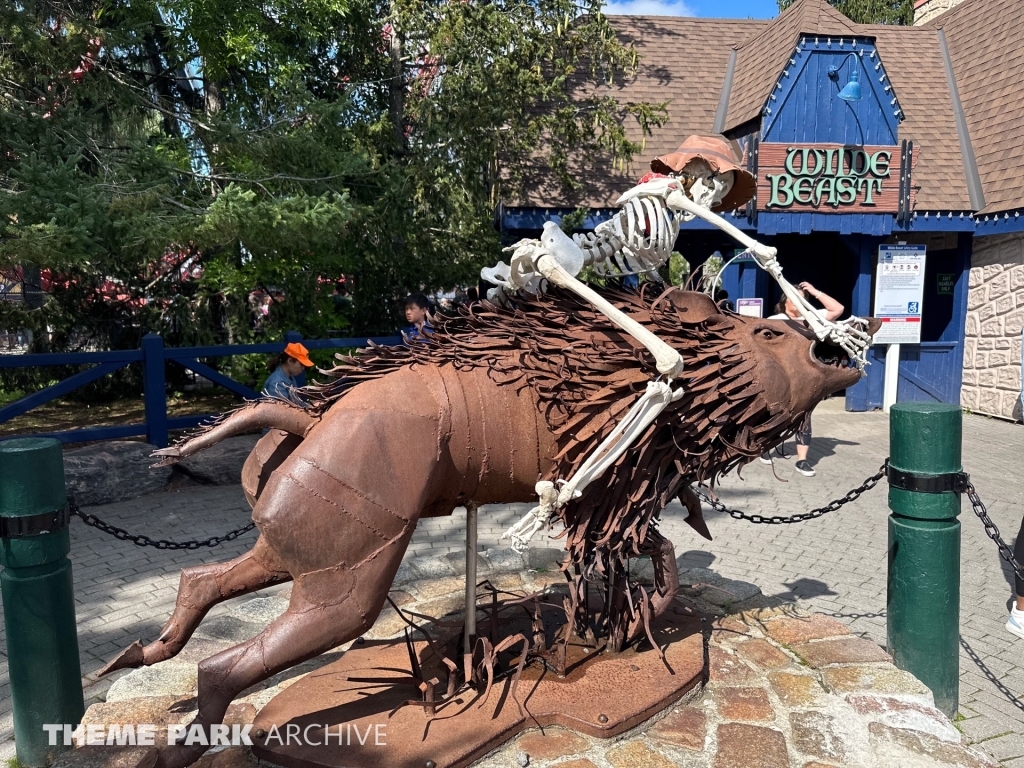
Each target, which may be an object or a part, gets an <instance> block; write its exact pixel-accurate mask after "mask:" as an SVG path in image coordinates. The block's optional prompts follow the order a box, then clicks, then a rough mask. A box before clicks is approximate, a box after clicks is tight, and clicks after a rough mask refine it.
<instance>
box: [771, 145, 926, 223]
mask: <svg viewBox="0 0 1024 768" xmlns="http://www.w3.org/2000/svg"><path fill="white" fill-rule="evenodd" d="M917 154H918V151H917V148H916V147H915V148H914V151H913V160H912V163H911V169H912V168H913V164H914V163H916V161H917ZM901 171H902V165H901V159H900V148H899V147H898V146H895V147H894V146H886V147H881V146H850V145H843V144H773V143H770V142H763V143H761V145H760V146H759V148H758V155H757V207H758V210H761V211H770V212H788V211H799V212H807V211H815V212H817V213H853V212H858V213H896V212H897V211H898V210H899V199H900V173H901ZM910 195H911V200H910V205H911V209H913V195H914V189H913V185H911V188H910Z"/></svg>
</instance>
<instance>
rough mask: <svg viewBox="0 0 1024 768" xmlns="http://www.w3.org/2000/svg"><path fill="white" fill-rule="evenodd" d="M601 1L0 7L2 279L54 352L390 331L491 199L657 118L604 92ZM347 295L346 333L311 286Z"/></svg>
mask: <svg viewBox="0 0 1024 768" xmlns="http://www.w3.org/2000/svg"><path fill="white" fill-rule="evenodd" d="M599 9H600V2H596V1H595V2H584V3H578V2H576V1H575V0H540V2H534V3H521V2H518V0H515V1H513V0H493V1H491V2H457V3H452V2H448V1H447V0H432V1H427V2H420V1H419V0H263V1H262V2H255V0H165V1H162V2H159V3H157V2H154V0H132V1H131V2H128V1H127V0H86V1H85V2H83V1H82V0H17V1H16V2H15V3H6V4H2V5H0V269H10V268H23V269H24V268H25V267H28V268H30V269H31V268H33V267H34V268H35V269H38V270H39V273H40V275H41V277H42V280H43V283H44V284H45V285H44V287H45V289H46V293H45V297H44V301H43V302H42V306H41V307H38V308H34V307H32V306H29V305H28V304H3V305H0V327H7V328H24V327H27V328H30V329H32V330H33V331H35V333H36V338H37V339H39V340H42V339H48V340H49V342H50V343H51V345H52V347H53V348H55V349H70V348H78V347H81V346H83V345H94V346H100V347H109V346H135V345H136V344H137V342H138V339H139V337H140V336H141V335H142V334H143V333H145V332H148V331H158V332H160V333H162V334H163V335H165V337H167V340H168V343H171V344H190V343H205V342H212V341H224V342H229V343H238V342H242V341H245V340H247V339H249V338H252V337H253V336H254V334H255V333H256V329H255V328H254V324H253V312H252V306H251V303H250V295H251V293H252V292H253V291H265V292H268V293H270V294H271V295H272V296H273V300H274V304H273V310H272V312H271V314H270V317H269V320H268V323H266V324H264V325H263V326H262V327H261V328H260V329H259V330H260V333H262V334H264V335H270V336H271V337H273V336H274V335H275V334H279V333H280V332H281V331H282V330H283V329H286V328H296V329H298V330H300V331H302V332H303V333H304V334H306V335H308V336H313V335H319V334H321V333H323V332H325V331H326V330H328V329H338V328H339V327H340V326H341V325H342V324H344V323H348V324H349V328H348V331H349V332H350V333H360V334H362V333H372V332H390V331H392V330H393V329H394V328H395V327H396V326H397V325H398V323H399V321H400V318H399V317H398V312H399V310H400V306H399V300H400V298H401V297H402V296H404V295H405V294H406V293H408V292H412V291H418V290H424V289H426V290H434V289H441V288H449V287H453V286H455V285H457V284H463V285H465V284H474V283H475V282H476V275H477V274H478V272H479V268H480V267H481V266H483V265H485V264H488V263H493V262H494V261H495V260H496V259H498V258H500V246H501V244H500V242H499V238H498V233H497V232H496V230H495V228H494V225H493V217H494V211H495V206H496V202H497V199H498V195H499V186H500V185H505V186H506V188H508V187H510V186H513V187H514V185H515V184H516V183H518V182H519V181H520V180H521V178H522V169H523V168H524V167H526V166H527V165H529V164H530V163H532V162H535V161H536V157H537V153H538V151H539V150H540V149H541V148H542V147H545V148H547V149H548V151H549V161H550V163H551V166H552V168H553V169H554V171H555V173H556V174H557V175H558V176H559V177H560V178H561V179H562V181H563V182H564V183H565V184H566V185H572V184H573V183H575V182H574V180H573V179H572V178H571V175H570V174H569V172H568V159H569V157H570V155H571V153H573V152H579V153H583V154H590V153H601V154H604V155H606V156H610V157H612V158H617V159H623V158H628V157H629V156H630V155H631V154H633V153H635V152H637V151H638V150H639V147H638V146H637V145H636V144H634V143H633V142H631V141H629V140H628V139H627V136H626V132H625V129H624V125H623V124H624V122H626V121H629V120H636V121H639V122H640V123H641V125H642V126H644V127H647V126H649V125H651V124H652V123H656V122H658V121H660V120H661V119H662V117H663V115H664V110H663V109H661V108H659V107H655V106H652V105H649V104H619V103H617V102H616V101H615V100H614V99H612V98H609V97H607V96H604V95H601V93H600V90H599V89H598V88H597V86H598V85H600V84H602V83H605V82H607V81H608V80H609V79H612V78H615V77H617V76H621V75H622V74H623V73H628V72H629V71H630V70H631V69H632V68H633V67H635V64H636V57H635V53H634V51H633V50H632V49H630V48H628V47H626V46H623V45H622V44H621V43H620V42H619V41H618V40H617V39H616V37H615V35H614V33H613V31H612V29H611V27H610V25H609V24H608V22H607V19H605V18H604V17H603V16H602V15H601V14H600V10H599ZM340 274H344V275H346V276H347V277H348V278H350V279H351V280H352V281H353V283H354V285H353V289H352V295H353V308H352V312H351V314H350V315H348V316H347V317H339V316H338V315H337V314H336V313H335V312H334V308H333V305H332V303H331V300H330V295H329V294H330V284H329V282H328V283H327V285H326V288H325V287H324V281H325V280H326V281H330V280H332V279H334V278H335V277H336V276H338V275H340Z"/></svg>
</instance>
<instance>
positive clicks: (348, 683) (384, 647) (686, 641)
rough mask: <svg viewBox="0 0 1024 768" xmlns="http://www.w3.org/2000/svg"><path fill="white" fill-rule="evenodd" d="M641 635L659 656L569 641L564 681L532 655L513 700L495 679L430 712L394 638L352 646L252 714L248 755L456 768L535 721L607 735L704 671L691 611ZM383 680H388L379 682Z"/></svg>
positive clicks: (422, 649) (336, 767) (351, 765)
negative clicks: (649, 638)
mask: <svg viewBox="0 0 1024 768" xmlns="http://www.w3.org/2000/svg"><path fill="white" fill-rule="evenodd" d="M651 629H652V634H653V636H654V638H655V640H656V641H657V643H658V645H659V646H660V647H661V648H663V649H664V651H665V660H664V661H662V658H661V656H660V655H659V654H658V652H657V651H655V650H653V649H652V648H651V646H650V644H649V643H648V642H643V643H641V644H640V646H638V648H637V649H629V650H627V651H625V652H624V653H621V654H617V655H606V654H601V653H596V652H594V651H593V650H592V649H589V648H586V647H585V645H584V643H583V641H581V640H579V639H577V638H574V639H573V640H572V641H570V644H569V649H568V652H567V660H568V665H567V667H566V671H567V674H566V676H565V677H564V678H561V679H559V678H558V676H557V675H556V674H555V673H554V672H552V671H550V670H548V669H547V668H546V667H545V665H544V663H543V662H541V661H539V660H537V661H534V662H533V663H531V664H530V665H528V666H527V667H526V668H525V669H524V671H523V674H522V678H521V680H520V681H519V684H518V687H517V689H516V692H515V695H514V696H513V695H512V691H511V687H512V679H511V676H506V677H505V678H504V679H498V680H496V682H495V683H494V685H493V687H492V688H491V690H490V693H489V695H487V696H486V697H485V696H484V695H483V694H482V693H478V692H477V691H475V690H472V689H467V690H466V691H464V692H462V693H461V694H457V695H455V696H454V698H452V699H450V700H448V701H447V702H445V704H444V705H443V706H439V707H438V709H437V712H436V714H435V715H434V716H433V717H430V716H428V715H427V714H426V712H425V710H424V708H423V707H422V706H419V705H418V703H419V701H418V700H419V699H420V698H421V696H420V692H419V690H417V688H416V687H415V686H414V685H411V684H409V682H408V680H409V667H410V659H409V650H408V647H407V646H406V644H405V642H404V641H402V640H391V641H378V642H367V643H365V644H364V645H357V646H353V648H352V650H350V651H348V652H347V653H345V655H344V656H342V658H341V659H339V660H338V661H336V662H334V663H333V664H331V665H329V666H326V667H323V668H322V669H320V670H318V671H316V672H313V673H311V674H309V675H307V676H306V677H304V678H302V679H301V680H299V681H298V682H296V683H295V684H294V685H292V686H290V687H288V688H287V689H285V690H284V691H282V692H281V693H280V694H278V695H277V696H276V697H275V698H274V699H272V700H271V701H270V703H269V704H267V706H266V707H264V708H263V710H262V711H260V713H259V714H258V715H257V717H256V723H255V727H254V729H253V732H254V733H256V734H259V733H261V732H262V733H263V734H264V735H263V736H262V737H257V738H255V739H254V747H253V752H254V753H255V754H256V755H257V756H258V757H260V758H262V759H264V760H267V761H269V762H272V763H276V764H278V765H282V766H287V768H371V767H373V768H376V767H378V766H379V767H380V768H425V767H427V766H428V764H429V763H433V765H434V766H436V768H456V767H458V766H465V765H468V764H470V763H471V762H472V761H474V760H476V759H478V758H480V757H483V756H484V755H486V754H487V753H488V752H490V751H491V750H493V749H495V748H496V747H499V746H500V745H501V744H503V743H504V742H506V741H508V740H509V739H511V738H512V737H513V736H515V735H517V734H518V733H520V732H521V731H524V730H526V729H528V728H533V727H537V726H549V725H559V726H564V727H566V728H571V729H573V730H576V731H579V732H580V733H584V734H588V735H591V736H597V737H602V738H604V737H611V736H616V735H618V734H620V733H622V732H624V731H626V730H628V729H630V728H632V727H633V726H635V725H637V724H638V723H641V722H643V721H644V720H646V719H647V718H649V717H651V716H652V715H654V714H656V713H657V712H659V711H660V710H662V709H664V708H665V707H667V706H669V705H671V704H673V703H674V702H676V701H678V700H679V699H680V698H681V697H682V696H683V695H684V694H685V693H686V692H687V691H689V690H690V689H691V688H693V687H694V686H695V685H697V684H698V683H699V682H700V680H701V676H702V674H703V671H704V645H705V644H704V642H703V637H702V635H701V632H700V622H699V620H697V619H695V618H694V617H693V615H692V613H688V612H687V611H686V609H684V608H683V607H682V606H678V607H673V608H670V609H669V610H668V611H666V613H665V614H664V615H663V616H661V617H660V618H659V619H657V620H656V621H655V622H654V623H653V624H652V627H651ZM457 640H458V638H457V636H456V637H452V638H449V643H452V642H457ZM436 644H437V641H435V645H436ZM415 649H416V652H417V654H418V656H419V657H420V659H421V663H422V665H423V673H424V674H423V677H424V678H429V677H430V676H431V675H432V674H433V670H432V669H431V668H430V663H429V661H428V659H430V658H431V657H433V656H434V654H431V653H430V652H429V650H428V647H427V643H426V642H425V641H422V640H420V641H417V642H416V643H415ZM437 671H440V670H439V669H438V670H437ZM390 678H393V679H394V681H395V682H394V683H393V684H392V683H388V682H384V681H385V680H387V679H390ZM368 679H369V680H374V681H375V682H365V681H366V680H368ZM441 679H444V678H443V677H442V678H441ZM355 680H362V681H364V682H356V681H355ZM406 702H414V703H413V704H412V705H405V706H403V705H404V704H405V703H406ZM325 739H326V741H327V743H326V744H324V741H325ZM318 742H319V743H318Z"/></svg>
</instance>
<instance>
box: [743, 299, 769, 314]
mask: <svg viewBox="0 0 1024 768" xmlns="http://www.w3.org/2000/svg"><path fill="white" fill-rule="evenodd" d="M736 312H737V313H738V314H741V315H746V316H747V317H764V299H736Z"/></svg>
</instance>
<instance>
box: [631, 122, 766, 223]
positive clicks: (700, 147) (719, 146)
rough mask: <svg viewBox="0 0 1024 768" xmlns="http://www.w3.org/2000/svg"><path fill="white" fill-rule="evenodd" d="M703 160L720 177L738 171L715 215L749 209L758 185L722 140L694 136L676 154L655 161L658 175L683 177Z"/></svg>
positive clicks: (654, 166)
mask: <svg viewBox="0 0 1024 768" xmlns="http://www.w3.org/2000/svg"><path fill="white" fill-rule="evenodd" d="M696 158H700V159H702V160H704V161H705V162H706V163H707V164H708V165H710V166H711V168H712V169H714V170H715V171H717V172H719V173H725V172H726V171H735V180H734V181H733V184H732V189H730V190H729V194H727V195H726V196H725V197H724V198H723V199H722V202H721V203H719V204H718V205H716V206H715V207H714V208H713V210H715V211H731V210H733V209H735V208H739V207H740V206H741V205H745V204H746V203H747V201H748V200H750V199H751V198H753V197H754V194H755V193H756V192H757V183H756V182H755V181H754V176H753V174H752V173H750V171H748V170H746V169H745V168H741V167H740V166H739V165H737V164H736V160H735V157H734V155H733V153H732V148H731V147H730V146H729V145H728V144H727V143H726V142H724V141H722V140H721V139H716V138H713V137H711V136H690V137H689V138H688V139H687V140H686V141H684V142H683V143H682V144H681V145H680V146H679V149H677V150H676V151H675V152H672V153H671V154H668V155H662V156H661V157H656V158H655V159H654V160H651V170H652V171H654V172H655V173H679V172H680V171H681V170H683V167H684V166H685V165H686V164H687V163H688V162H690V161H691V160H695V159H696Z"/></svg>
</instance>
